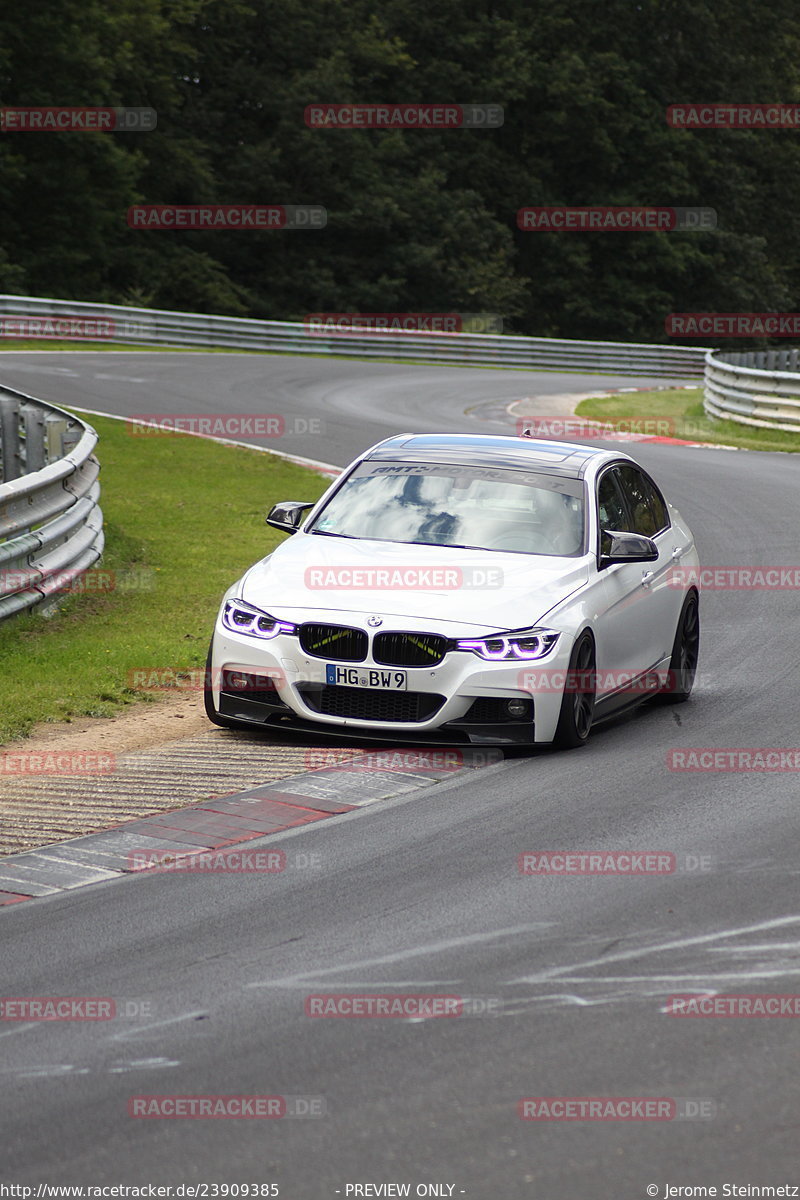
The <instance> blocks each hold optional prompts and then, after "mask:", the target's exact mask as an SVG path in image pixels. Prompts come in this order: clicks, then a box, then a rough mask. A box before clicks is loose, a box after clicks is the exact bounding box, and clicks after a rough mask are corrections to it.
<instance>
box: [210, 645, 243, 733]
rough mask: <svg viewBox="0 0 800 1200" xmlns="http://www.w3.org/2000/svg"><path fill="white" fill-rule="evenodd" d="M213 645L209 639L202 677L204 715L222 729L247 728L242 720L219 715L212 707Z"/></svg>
mask: <svg viewBox="0 0 800 1200" xmlns="http://www.w3.org/2000/svg"><path fill="white" fill-rule="evenodd" d="M213 646H214V639H213V638H212V639H211V644H210V646H209V647H208V657H207V658H206V673H205V676H204V677H203V704H204V705H205V710H206V716H207V717H208V719H209V721H213V723H214V724H215V725H221V726H222V728H223V729H248V728H252V726H248V725H246V724H245V722H244V721H236V720H235V719H234V718H233V717H221V716H220V714H219V713H218V712H217V710H216V709H215V708H214V693H213V691H212V689H211V650H212V648H213Z"/></svg>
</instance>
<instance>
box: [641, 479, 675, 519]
mask: <svg viewBox="0 0 800 1200" xmlns="http://www.w3.org/2000/svg"><path fill="white" fill-rule="evenodd" d="M645 479H646V480H647V482H648V483H649V484H650V504H651V505H652V508H653V516H654V517H655V522H656V530H657V531H658V532H660V531H661V530H662V529H666V528H667V526H668V525H669V512H668V511H667V505H666V502H665V500H664V497H663V496H662V495H661V492H660V491H659V490H658V488H657V487H656V485H655V484H654V483H653V481H652V479H648V478H647V476H645Z"/></svg>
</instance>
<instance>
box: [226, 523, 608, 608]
mask: <svg viewBox="0 0 800 1200" xmlns="http://www.w3.org/2000/svg"><path fill="white" fill-rule="evenodd" d="M376 569H384V570H388V571H391V572H403V573H404V574H403V577H402V580H398V578H397V576H396V575H395V586H374V577H373V578H372V579H371V578H370V577H369V575H366V576H363V575H362V577H361V579H360V580H359V586H331V577H330V574H329V573H330V572H331V571H336V572H341V573H342V574H344V573H345V572H347V571H362V572H369V571H370V570H373V571H374V570H376ZM409 569H412V570H414V571H419V572H423V571H425V570H427V571H429V572H433V571H438V572H439V573H440V574H439V577H438V579H436V578H435V577H434V576H431V577H430V581H429V586H425V583H426V580H425V579H424V578H423V579H420V578H419V577H414V576H411V577H410V578H412V579H413V581H414V584H415V585H420V586H409V584H408V583H407V582H403V580H407V579H409V576H408V575H407V574H405V573H407V572H408V571H409ZM445 571H449V574H448V575H445V574H444V572H445ZM312 572H314V574H312ZM588 578H589V566H588V559H587V558H551V557H544V556H539V555H530V554H510V553H506V552H501V551H487V550H459V549H456V548H455V547H447V546H419V545H416V546H409V545H405V544H401V543H397V542H382V541H373V540H370V539H358V540H355V539H353V540H350V539H345V538H328V537H320V536H318V535H314V534H303V533H297V534H294V535H293V536H292V537H291V538H289V539H288V540H287V541H286V542H284V543H283V544H282V545H281V546H279V547H278V548H277V550H275V551H274V552H273V553H272V554H270V555H269V556H268V557H267V558H264V559H262V560H261V562H258V563H256V564H255V565H254V566H253V567H251V568H250V570H249V571H248V572H247V573H246V574H245V576H244V577H243V578H242V580H241V581H240V584H239V586H238V587H237V588H236V589H235V590H236V591H237V592H238V594H239V598H240V599H242V600H245V601H247V602H248V603H250V604H254V605H255V606H256V607H257V608H263V609H265V610H266V611H267V612H270V613H272V615H273V616H276V617H281V618H283V619H284V620H290V621H295V622H298V621H302V620H319V619H320V614H324V615H325V617H326V618H328V619H330V620H337V621H341V620H343V619H344V618H345V617H346V616H347V615H348V614H349V615H350V616H351V617H356V616H357V615H358V614H370V615H371V614H376V615H380V616H381V617H383V618H384V619H385V623H386V624H387V625H389V626H391V625H392V624H397V623H398V622H400V623H402V622H403V621H405V620H408V618H411V617H413V618H423V619H428V620H431V619H433V620H436V621H438V622H443V623H452V624H453V625H454V626H456V625H457V626H463V625H464V623H465V622H466V623H468V624H470V625H475V626H480V627H481V629H482V630H484V631H487V632H492V631H500V630H502V629H523V628H525V627H527V626H530V625H533V624H535V623H536V622H537V621H538V620H539V619H540V618H541V617H542V616H544V614H545V613H547V612H549V610H550V609H551V608H553V607H554V606H555V605H556V604H558V603H560V602H561V601H562V600H565V599H566V598H567V597H568V596H570V595H571V594H572V593H573V592H575V591H577V590H578V589H579V588H580V587H583V586H584V585H585V584H586V583H587V581H588ZM336 580H337V582H339V583H341V582H342V578H341V576H340V575H338V574H337V576H336ZM345 581H348V582H349V580H348V579H347V576H346V575H345ZM365 584H366V586H365Z"/></svg>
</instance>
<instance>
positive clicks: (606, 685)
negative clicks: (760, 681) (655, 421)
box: [596, 463, 677, 696]
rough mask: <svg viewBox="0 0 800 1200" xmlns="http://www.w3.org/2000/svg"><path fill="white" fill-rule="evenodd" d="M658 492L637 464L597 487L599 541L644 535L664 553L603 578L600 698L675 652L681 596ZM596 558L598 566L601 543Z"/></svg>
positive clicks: (608, 473) (605, 476)
mask: <svg viewBox="0 0 800 1200" xmlns="http://www.w3.org/2000/svg"><path fill="white" fill-rule="evenodd" d="M654 487H655V485H654V484H652V481H650V480H649V478H648V477H647V476H645V474H644V472H642V471H641V470H640V468H639V467H636V466H634V464H632V463H630V464H629V463H616V464H613V465H612V466H610V467H608V468H606V470H605V471H604V472H603V473H602V474H601V475H600V477H599V479H598V482H597V491H596V503H597V525H598V530H599V540H600V541H601V540H602V536H603V532H604V531H609V530H616V531H619V532H623V533H641V534H643V535H644V536H645V537H649V538H652V540H653V541H654V542H655V545H656V548H657V549H658V551H659V557H658V560H656V561H653V562H644V563H641V562H634V563H614V564H613V565H612V566H609V567H605V568H604V569H603V571H602V572H601V578H602V580H603V588H604V603H603V612H602V614H601V615H600V617H599V619H598V622H597V667H598V685H599V686H598V696H600V695H604V694H609V693H610V692H613V691H617V690H619V689H620V688H622V687H624V684H625V680H626V677H636V676H638V675H641V674H643V673H644V672H646V671H647V670H648V669H649V668H650V667H653V666H655V664H656V663H658V662H660V661H661V659H663V657H664V656H665V654H668V653H669V652H670V651H671V649H672V639H673V636H674V633H675V621H672V627H671V631H670V630H669V629H668V628H667V625H668V624H669V620H668V614H669V613H670V612H671V611H672V608H673V607H674V601H675V598H676V595H677V593H676V591H675V589H674V588H672V587H670V586H669V571H670V566H671V561H672V559H671V552H672V545H671V542H670V540H669V534H670V528H669V517H668V515H667V509H666V505H665V504H664V503H663V499H661V503H660V507H659V504H658V499H657V497H656V496H654V494H653V491H652V489H653V488H654ZM655 490H656V492H657V489H655ZM657 496H658V497H660V493H657ZM659 526H660V528H659ZM597 553H598V561H599V555H600V546H599V542H598V548H597Z"/></svg>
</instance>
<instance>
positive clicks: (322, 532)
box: [309, 529, 361, 542]
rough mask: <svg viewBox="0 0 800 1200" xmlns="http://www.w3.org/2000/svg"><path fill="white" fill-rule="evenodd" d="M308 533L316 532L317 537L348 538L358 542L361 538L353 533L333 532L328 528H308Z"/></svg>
mask: <svg viewBox="0 0 800 1200" xmlns="http://www.w3.org/2000/svg"><path fill="white" fill-rule="evenodd" d="M309 533H316V534H318V535H319V537H343V538H349V539H350V541H351V542H358V541H360V540H361V539H360V538H359V537H358V536H357V535H356V534H355V533H333V532H332V530H330V529H310V530H309Z"/></svg>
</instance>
